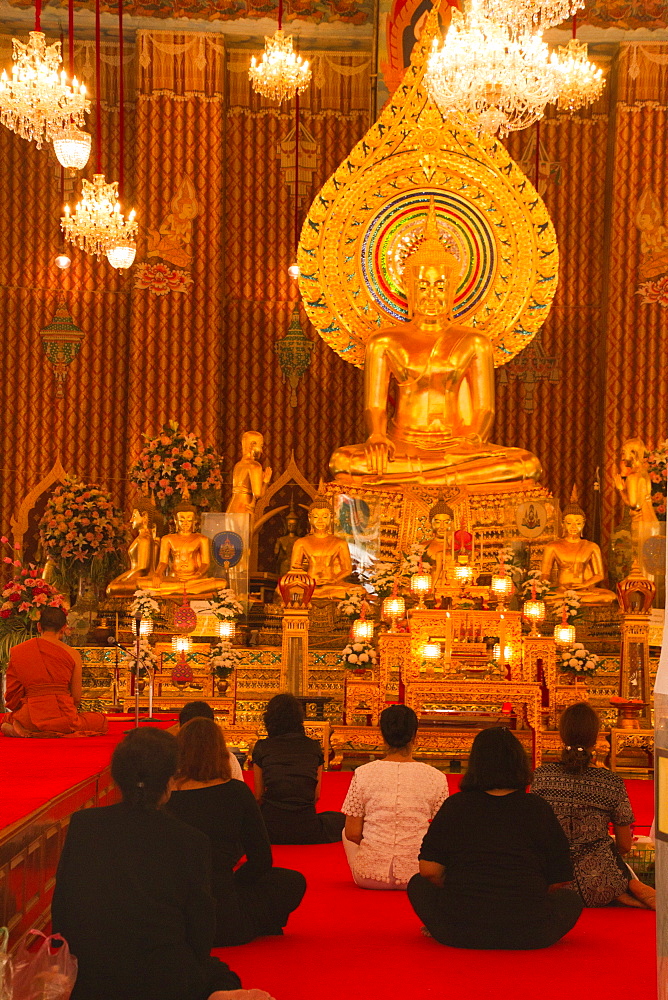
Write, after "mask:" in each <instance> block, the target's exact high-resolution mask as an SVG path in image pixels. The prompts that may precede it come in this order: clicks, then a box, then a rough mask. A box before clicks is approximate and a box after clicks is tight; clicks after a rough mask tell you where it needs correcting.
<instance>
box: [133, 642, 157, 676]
mask: <svg viewBox="0 0 668 1000" xmlns="http://www.w3.org/2000/svg"><path fill="white" fill-rule="evenodd" d="M127 655H128V656H129V657H130V659H131V660H132V666H131V667H130V672H131V673H133V674H135V673H137V663H139V673H140V674H141V672H142V670H143V671H144V672H145V673H151V672H152V671H154V670H157V669H158V662H159V660H158V656H157V654H156V653H154V652H153V649H152V648H151V644H150V643H149V641H148V639H140V640H139V655H138V656H137V653H136V652H135V650H134V649H132V651H131V652H130V651H128V652H127Z"/></svg>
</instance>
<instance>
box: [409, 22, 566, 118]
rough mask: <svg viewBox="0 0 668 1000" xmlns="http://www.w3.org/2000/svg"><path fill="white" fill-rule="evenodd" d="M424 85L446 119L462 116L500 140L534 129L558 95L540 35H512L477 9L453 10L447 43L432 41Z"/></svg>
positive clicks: (524, 32)
mask: <svg viewBox="0 0 668 1000" xmlns="http://www.w3.org/2000/svg"><path fill="white" fill-rule="evenodd" d="M425 84H426V87H427V90H428V92H429V96H430V97H431V98H432V100H433V101H434V102H435V103H436V104H437V105H438V107H439V109H440V111H441V112H442V113H443V114H444V115H452V114H456V113H459V114H463V115H466V116H468V117H469V118H471V119H472V121H473V123H474V127H475V128H477V129H478V130H480V129H484V130H485V131H487V132H492V133H494V132H497V131H498V132H499V133H500V135H501V136H502V137H503V136H504V135H506V134H507V133H508V132H515V131H519V130H520V129H524V128H527V127H528V126H529V125H533V123H534V122H536V121H538V120H539V119H540V118H542V117H543V114H544V112H545V106H546V104H548V102H550V101H555V100H556V99H557V97H558V93H559V91H558V74H557V73H556V71H555V68H554V65H553V62H552V61H551V60H550V53H549V49H548V47H547V44H546V43H545V42H544V41H543V36H542V32H541V31H534V32H531V31H529V30H528V28H518V29H513V30H511V29H510V28H509V27H508V26H507V25H503V24H498V23H496V22H495V21H492V20H490V19H489V18H488V17H486V16H484V14H482V13H481V11H480V10H479V8H477V7H472V8H471V10H470V11H469V12H468V13H467V14H461V13H460V12H459V11H458V10H453V12H452V20H451V22H450V27H449V29H448V33H447V35H446V37H445V39H444V40H443V42H442V43H441V44H439V42H438V40H437V39H435V40H434V45H433V49H432V52H431V55H430V57H429V60H428V63H427V70H426V73H425Z"/></svg>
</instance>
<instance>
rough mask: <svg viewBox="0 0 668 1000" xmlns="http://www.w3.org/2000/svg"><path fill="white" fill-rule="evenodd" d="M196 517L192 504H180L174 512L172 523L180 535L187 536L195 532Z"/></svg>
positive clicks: (195, 509) (195, 508) (195, 510)
mask: <svg viewBox="0 0 668 1000" xmlns="http://www.w3.org/2000/svg"><path fill="white" fill-rule="evenodd" d="M196 517H197V507H193V506H192V504H188V503H182V504H179V506H178V507H177V508H176V510H175V511H174V523H175V524H176V530H177V532H178V533H179V534H180V535H189V534H191V533H192V532H193V531H194V530H195V519H196Z"/></svg>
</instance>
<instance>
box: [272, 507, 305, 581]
mask: <svg viewBox="0 0 668 1000" xmlns="http://www.w3.org/2000/svg"><path fill="white" fill-rule="evenodd" d="M298 525H299V518H298V517H297V512H296V510H295V507H294V503H291V504H290V509H289V510H288V512H287V514H286V515H285V530H286V534H285V535H281V536H280V538H277V539H276V544H275V545H274V556H275V558H276V567H277V569H278V575H279V577H281V576H285V574H286V573H287V572H288V570H289V569H290V565H291V563H292V550H293V549H294V547H295V542H296V541H297V539H298V538H299V535H298V534H297V527H298Z"/></svg>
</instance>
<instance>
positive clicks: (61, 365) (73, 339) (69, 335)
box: [39, 299, 84, 399]
mask: <svg viewBox="0 0 668 1000" xmlns="http://www.w3.org/2000/svg"><path fill="white" fill-rule="evenodd" d="M39 335H40V337H41V338H42V347H43V348H44V353H45V354H46V356H47V358H48V359H49V361H50V363H51V364H52V365H53V369H54V374H55V376H56V397H57V398H58V399H62V398H63V396H64V395H65V379H66V378H67V369H68V365H71V364H72V362H73V361H74V359H75V358H76V356H77V354H78V353H79V350H80V348H81V342H82V341H83V339H84V332H83V330H80V329H79V327H78V326H77V325H76V323H75V322H74V320H73V319H72V317H71V316H70V314H69V312H68V311H67V307H66V305H65V301H64V299H61V301H60V302H59V303H58V308H57V309H56V311H55V313H54V316H53V319H52V320H51V322H50V323H49V324H48V326H45V327H44V328H43V329H42V330H40V332H39Z"/></svg>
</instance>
